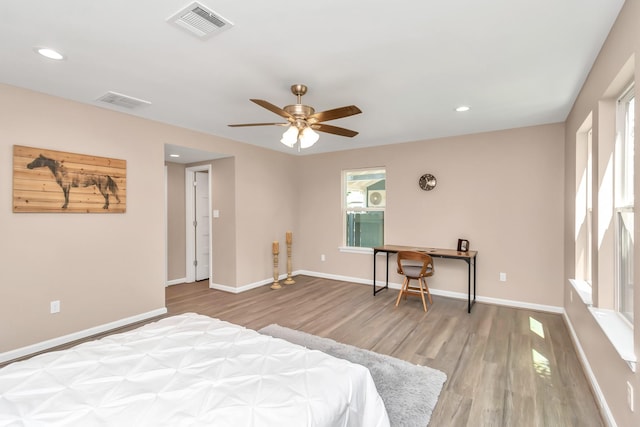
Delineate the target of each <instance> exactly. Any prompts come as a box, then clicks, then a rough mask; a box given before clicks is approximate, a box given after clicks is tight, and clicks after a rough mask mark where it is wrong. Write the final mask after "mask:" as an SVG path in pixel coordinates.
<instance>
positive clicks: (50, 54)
mask: <svg viewBox="0 0 640 427" xmlns="http://www.w3.org/2000/svg"><path fill="white" fill-rule="evenodd" d="M35 51H36V52H38V53H39V54H40V55H42V56H44V57H45V58H49V59H55V60H56V61H60V60H62V59H64V55H63V54H61V53H60V52H58V51H55V50H53V49H50V48H48V47H37V48H35Z"/></svg>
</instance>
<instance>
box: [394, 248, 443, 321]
mask: <svg viewBox="0 0 640 427" xmlns="http://www.w3.org/2000/svg"><path fill="white" fill-rule="evenodd" d="M433 272H434V267H433V259H432V258H431V255H428V254H426V253H423V252H413V251H400V252H398V274H401V275H403V276H405V277H404V283H403V284H402V288H401V289H400V293H399V294H398V299H397V300H396V307H397V306H398V304H400V298H401V297H402V296H403V295H404V297H405V299H406V298H407V295H414V296H420V297H421V298H422V306H423V307H424V311H427V302H426V301H425V299H424V294H425V293H426V294H427V298H428V299H429V303H430V304H433V300H432V299H431V292H429V287H428V286H427V280H426V279H425V278H426V277H429V276H433ZM412 279H414V280H417V281H418V286H410V285H409V282H411V280H412Z"/></svg>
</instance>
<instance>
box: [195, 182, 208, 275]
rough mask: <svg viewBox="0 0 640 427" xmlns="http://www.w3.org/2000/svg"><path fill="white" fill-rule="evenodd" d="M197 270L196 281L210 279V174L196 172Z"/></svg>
mask: <svg viewBox="0 0 640 427" xmlns="http://www.w3.org/2000/svg"><path fill="white" fill-rule="evenodd" d="M194 184H195V185H194V191H195V197H194V200H195V205H196V206H195V222H194V224H195V236H196V238H195V243H196V247H195V252H196V259H195V268H196V280H204V279H208V278H209V228H210V221H211V220H210V218H209V211H210V205H209V174H208V173H207V172H195V179H194Z"/></svg>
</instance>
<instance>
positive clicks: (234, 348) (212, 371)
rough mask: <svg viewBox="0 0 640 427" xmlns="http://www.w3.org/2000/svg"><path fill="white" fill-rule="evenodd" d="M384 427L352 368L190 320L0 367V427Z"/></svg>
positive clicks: (358, 369) (382, 415)
mask: <svg viewBox="0 0 640 427" xmlns="http://www.w3.org/2000/svg"><path fill="white" fill-rule="evenodd" d="M14 425H16V426H22V425H24V426H45V425H46V426H50V425H81V426H94V425H101V426H102V425H113V426H125V425H127V426H158V425H165V426H199V425H215V426H233V427H239V426H252V427H259V426H296V427H297V426H332V427H333V426H366V427H384V426H388V425H389V421H388V417H387V413H386V410H385V407H384V404H383V402H382V399H381V398H380V396H379V394H378V392H377V390H376V387H375V385H374V383H373V379H372V378H371V375H370V373H369V371H368V370H367V369H366V368H365V367H363V366H360V365H356V364H353V363H351V362H348V361H346V360H342V359H338V358H334V357H332V356H329V355H327V354H325V353H322V352H319V351H315V350H309V349H306V348H304V347H301V346H298V345H295V344H291V343H289V342H287V341H284V340H281V339H277V338H272V337H269V336H266V335H261V334H259V333H258V332H256V331H253V330H251V329H246V328H243V327H241V326H238V325H234V324H232V323H228V322H225V321H221V320H218V319H213V318H211V317H207V316H202V315H198V314H194V313H188V314H183V315H178V316H173V317H168V318H165V319H162V320H159V321H157V322H154V323H150V324H147V325H145V326H143V327H141V328H138V329H135V330H132V331H129V332H124V333H121V334H115V335H110V336H107V337H105V338H103V339H100V340H96V341H90V342H86V343H83V344H80V345H78V346H76V347H73V348H71V349H68V350H63V351H56V352H51V353H45V354H42V355H39V356H35V357H33V358H31V359H29V360H25V361H20V362H16V363H13V364H11V365H8V366H6V367H4V368H2V369H0V426H14Z"/></svg>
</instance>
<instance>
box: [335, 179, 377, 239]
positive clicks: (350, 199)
mask: <svg viewBox="0 0 640 427" xmlns="http://www.w3.org/2000/svg"><path fill="white" fill-rule="evenodd" d="M343 184H344V200H343V212H344V215H343V217H344V219H345V226H344V229H345V239H344V243H345V245H346V246H351V247H369V248H372V247H375V246H381V245H383V244H384V211H385V206H386V202H387V192H386V171H385V169H383V168H376V169H359V170H350V171H344V172H343Z"/></svg>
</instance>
